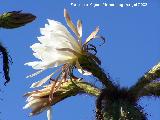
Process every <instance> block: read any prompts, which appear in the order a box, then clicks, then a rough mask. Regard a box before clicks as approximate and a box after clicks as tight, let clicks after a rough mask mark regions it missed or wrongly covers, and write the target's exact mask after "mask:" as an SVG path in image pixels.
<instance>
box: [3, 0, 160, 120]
mask: <svg viewBox="0 0 160 120" xmlns="http://www.w3.org/2000/svg"><path fill="white" fill-rule="evenodd" d="M112 1H113V0H112ZM112 1H109V0H106V1H103V0H96V1H94V2H95V3H101V2H106V3H111V2H112ZM136 1H137V2H138V0H135V1H134V2H136ZM140 1H141V2H147V3H148V6H146V7H134V8H132V7H124V8H120V7H96V8H93V7H82V6H81V7H73V6H71V5H70V3H71V2H74V3H83V4H84V3H91V0H90V1H89V0H84V1H80V0H79V2H78V1H76V0H72V1H66V0H61V1H58V0H54V1H53V0H48V1H44V0H41V1H40V0H34V1H33V0H27V1H23V2H22V1H21V0H14V1H10V0H1V2H0V13H3V12H6V11H13V10H23V11H24V12H31V13H33V14H34V15H36V16H37V19H36V20H35V21H34V22H32V23H31V24H28V25H26V26H25V27H22V28H18V29H14V30H5V29H0V40H1V42H3V44H4V45H5V46H6V47H7V48H8V49H9V53H10V55H11V56H12V58H13V62H14V63H13V64H12V66H11V79H12V81H11V82H10V83H9V84H8V85H7V86H6V87H4V86H2V80H1V81H0V82H1V86H0V88H1V89H2V92H1V93H0V96H1V97H3V99H4V100H3V101H0V105H1V108H0V111H1V114H0V119H2V120H11V119H14V120H37V119H38V120H45V119H46V113H42V114H40V115H38V116H35V117H28V113H29V111H28V110H22V107H23V106H24V105H25V98H23V97H22V96H23V94H24V93H26V92H27V91H31V89H30V88H29V86H30V85H31V83H32V82H34V81H37V80H39V79H40V78H42V77H44V76H45V75H46V73H44V74H42V75H40V76H37V77H35V78H32V79H26V78H25V76H27V75H29V74H31V73H33V72H34V70H33V69H32V68H30V67H26V66H24V63H25V62H28V61H33V60H35V58H34V57H33V55H32V51H31V49H30V48H29V46H30V45H32V44H33V43H35V42H37V38H36V37H37V36H40V32H39V28H41V27H44V24H45V23H46V22H47V20H46V19H47V18H50V19H54V20H57V21H60V22H62V23H63V24H65V25H66V23H65V20H64V18H63V9H64V8H67V10H68V11H69V13H70V15H71V17H72V20H73V21H74V22H76V21H77V19H78V18H80V19H81V20H82V21H83V31H84V32H83V34H84V36H83V39H85V38H86V37H87V36H88V35H89V34H90V33H91V32H92V31H93V30H94V29H95V27H96V26H99V27H100V34H101V35H103V36H104V37H105V38H106V39H107V42H106V43H105V44H104V45H103V46H101V47H98V54H97V55H98V56H99V57H100V59H101V61H102V67H103V68H104V70H105V71H106V72H109V73H110V75H111V77H112V78H113V80H114V81H115V82H116V83H118V84H120V86H121V87H123V86H125V87H127V86H128V87H129V86H131V85H133V84H134V83H135V82H136V81H137V79H138V78H139V77H140V76H142V75H143V74H144V73H145V72H146V71H147V70H149V69H150V68H151V67H152V66H153V65H155V64H156V63H158V61H159V60H160V54H159V52H160V47H159V45H160V34H159V31H160V14H159V11H160V1H159V0H139V2H140ZM94 2H93V0H92V3H94ZM120 2H121V3H133V0H126V2H122V0H114V3H120ZM95 44H98V43H97V42H96V43H95ZM1 79H2V78H1ZM86 79H88V80H91V79H92V77H87V78H86ZM140 103H141V104H142V105H143V106H144V107H145V111H146V112H148V114H149V116H148V118H149V120H159V119H160V114H159V108H160V100H158V99H155V98H143V99H142V100H141V101H140ZM94 104H95V98H94V97H90V96H86V95H78V96H76V97H72V98H70V99H67V100H65V101H63V102H61V103H58V104H57V105H55V106H54V109H53V116H54V117H53V118H54V120H93V119H94V108H95V105H94ZM150 115H151V116H150Z"/></svg>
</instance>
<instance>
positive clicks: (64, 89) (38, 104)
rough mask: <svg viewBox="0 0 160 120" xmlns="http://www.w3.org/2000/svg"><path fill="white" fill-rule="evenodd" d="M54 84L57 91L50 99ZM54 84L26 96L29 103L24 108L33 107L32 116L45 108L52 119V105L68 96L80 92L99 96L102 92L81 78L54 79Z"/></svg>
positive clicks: (49, 118)
mask: <svg viewBox="0 0 160 120" xmlns="http://www.w3.org/2000/svg"><path fill="white" fill-rule="evenodd" d="M59 83H61V88H59V89H58V87H59V85H58V84H59ZM52 84H54V85H55V87H54V88H55V89H57V91H55V92H53V93H52V96H53V99H52V100H49V99H48V98H49V97H50V91H51V89H52ZM52 84H49V85H46V86H44V88H43V89H41V90H35V91H33V92H28V93H27V94H25V95H24V96H26V97H28V98H27V100H26V101H27V104H26V105H25V106H24V107H23V108H24V109H28V108H30V109H32V112H31V113H30V116H32V115H37V114H39V113H41V112H43V111H45V110H48V111H47V117H48V120H51V117H52V116H51V106H52V105H55V104H56V103H58V102H60V101H62V100H64V99H65V98H67V97H70V96H75V95H77V94H78V93H88V94H91V95H94V96H98V95H99V94H100V90H98V88H96V87H94V86H93V85H91V84H89V83H87V82H84V81H82V80H81V79H77V80H76V81H74V82H73V81H72V80H69V79H67V80H66V81H64V80H61V81H57V82H55V81H52Z"/></svg>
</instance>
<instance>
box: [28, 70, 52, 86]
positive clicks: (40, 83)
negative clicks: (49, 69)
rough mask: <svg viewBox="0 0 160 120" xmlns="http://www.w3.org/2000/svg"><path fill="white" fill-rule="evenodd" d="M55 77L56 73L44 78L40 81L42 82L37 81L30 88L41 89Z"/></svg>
mask: <svg viewBox="0 0 160 120" xmlns="http://www.w3.org/2000/svg"><path fill="white" fill-rule="evenodd" d="M53 75H54V73H52V74H50V75H48V76H47V77H45V78H43V79H42V80H40V81H37V82H35V83H33V84H32V85H31V87H30V88H35V87H40V86H42V85H43V84H44V83H46V82H47V81H48V80H49V79H50V78H51V77H52V76H53Z"/></svg>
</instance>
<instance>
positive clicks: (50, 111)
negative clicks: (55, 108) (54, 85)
mask: <svg viewBox="0 0 160 120" xmlns="http://www.w3.org/2000/svg"><path fill="white" fill-rule="evenodd" d="M47 119H48V120H52V108H51V107H49V109H48V110H47Z"/></svg>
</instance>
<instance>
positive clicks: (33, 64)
mask: <svg viewBox="0 0 160 120" xmlns="http://www.w3.org/2000/svg"><path fill="white" fill-rule="evenodd" d="M24 65H28V66H31V67H32V68H33V69H36V70H39V69H42V70H43V69H45V67H46V66H47V65H48V63H45V62H42V61H34V62H28V63H25V64H24Z"/></svg>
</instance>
